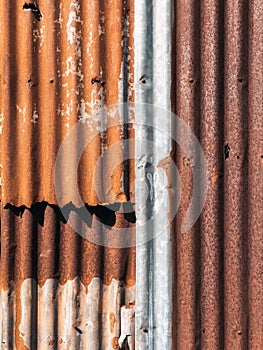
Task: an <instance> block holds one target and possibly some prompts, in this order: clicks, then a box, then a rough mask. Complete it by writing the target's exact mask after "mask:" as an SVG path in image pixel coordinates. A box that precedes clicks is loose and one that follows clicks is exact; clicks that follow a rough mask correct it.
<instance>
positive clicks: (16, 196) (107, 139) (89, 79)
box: [0, 0, 133, 207]
mask: <svg viewBox="0 0 263 350" xmlns="http://www.w3.org/2000/svg"><path fill="white" fill-rule="evenodd" d="M25 4H29V3H27V2H25V1H24V0H19V1H10V2H8V3H6V4H5V3H4V2H1V4H0V14H1V20H0V32H1V52H2V55H1V59H0V67H1V86H2V94H1V102H0V115H1V125H2V127H1V132H2V135H1V140H2V141H1V174H2V175H1V179H2V201H3V202H4V204H6V203H12V204H14V205H16V206H20V205H26V206H28V207H30V206H31V204H32V203H35V202H41V201H43V200H44V201H47V202H49V203H50V204H57V200H56V196H55V192H54V179H53V174H54V167H55V160H56V156H57V152H58V148H59V146H60V145H61V142H62V140H63V139H64V138H65V136H66V135H68V133H69V131H70V130H71V129H72V127H73V126H74V125H75V124H76V121H78V120H82V122H83V123H85V124H86V125H87V127H88V128H89V130H90V133H91V135H92V139H91V140H90V141H89V143H88V145H87V148H86V150H85V152H84V153H83V155H82V159H81V161H80V164H79V169H80V171H79V185H80V193H81V195H82V198H83V201H84V202H85V203H88V204H89V205H97V204H101V203H114V202H116V201H118V202H123V201H126V200H129V198H130V190H129V184H131V183H132V182H133V179H132V177H133V175H132V174H133V170H131V169H130V170H131V171H130V172H127V169H129V167H130V166H129V165H128V164H127V162H126V163H125V165H124V164H123V163H122V160H123V154H122V152H118V154H116V153H114V154H110V155H109V156H108V160H107V164H110V162H111V161H112V158H114V159H115V158H116V157H117V158H118V161H119V165H118V167H117V168H116V169H115V170H114V171H113V173H112V174H111V183H110V188H105V190H104V193H105V196H104V197H103V198H98V196H97V194H96V190H95V189H94V168H95V165H96V162H97V161H98V159H99V158H100V156H101V154H102V150H103V149H105V148H109V147H110V146H111V145H113V144H114V143H116V142H119V143H121V141H122V140H123V139H124V138H126V137H127V136H128V135H129V136H130V137H131V135H132V134H133V131H132V130H131V128H128V127H127V126H123V123H124V120H125V115H124V114H125V113H122V111H117V112H116V113H117V114H118V125H115V126H114V127H109V128H106V127H104V125H105V124H106V123H107V118H110V117H109V116H108V115H107V114H106V118H105V116H103V115H101V114H102V112H101V108H102V107H104V106H113V105H115V106H116V105H117V104H118V103H122V102H126V101H128V100H129V101H132V100H133V87H132V86H133V35H132V23H133V20H132V18H133V1H132V0H127V1H126V0H125V1H122V0H115V1H100V2H98V1H93V0H90V1H87V2H82V1H79V0H72V1H71V0H63V1H58V0H53V1H48V2H47V1H45V0H40V1H38V2H37V4H36V2H31V4H34V5H32V6H33V7H37V8H38V10H37V9H35V10H34V9H30V8H28V7H29V6H24V5H25ZM38 11H39V13H38ZM94 129H95V130H96V132H95V133H94ZM128 129H130V130H128ZM77 141H79V140H75V143H74V144H73V145H71V148H70V150H68V149H67V150H66V151H67V152H66V151H65V153H66V154H63V157H64V158H71V159H74V157H76V155H75V152H74V146H75V145H76V143H77ZM72 161H73V160H72ZM131 165H132V162H131ZM107 169H108V168H107V165H106V171H105V170H103V171H102V172H101V174H100V178H101V179H100V182H101V183H103V182H105V181H104V177H105V178H107V177H108V176H109V174H108V171H107ZM62 173H63V170H62ZM124 174H125V181H124ZM68 177H69V179H68V186H67V195H65V196H64V198H63V201H64V203H63V204H67V203H68V202H69V201H73V202H74V196H75V193H74V191H71V186H70V181H71V177H72V174H71V173H70V174H68ZM128 177H129V178H130V181H129V179H128ZM124 182H125V183H124Z"/></svg>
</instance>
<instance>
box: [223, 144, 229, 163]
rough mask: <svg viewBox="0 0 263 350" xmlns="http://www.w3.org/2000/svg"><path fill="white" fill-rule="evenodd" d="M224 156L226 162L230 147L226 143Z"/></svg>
mask: <svg viewBox="0 0 263 350" xmlns="http://www.w3.org/2000/svg"><path fill="white" fill-rule="evenodd" d="M224 155H225V160H227V159H228V158H229V155H230V147H229V144H228V143H227V144H226V145H225V147H224Z"/></svg>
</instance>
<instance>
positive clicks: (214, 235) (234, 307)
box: [171, 0, 263, 350]
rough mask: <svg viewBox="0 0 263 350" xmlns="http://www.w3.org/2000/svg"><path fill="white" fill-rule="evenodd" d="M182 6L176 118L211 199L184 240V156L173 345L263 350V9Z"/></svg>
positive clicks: (209, 1) (246, 4) (179, 157)
mask: <svg viewBox="0 0 263 350" xmlns="http://www.w3.org/2000/svg"><path fill="white" fill-rule="evenodd" d="M174 4H175V17H176V19H175V26H174V49H173V62H174V63H173V64H174V67H173V73H172V95H171V96H172V104H173V110H174V112H175V113H176V114H178V116H179V117H180V118H182V119H183V120H185V121H186V122H187V123H188V124H189V125H190V126H191V128H192V130H193V131H194V132H195V134H196V135H197V136H198V137H199V139H200V142H201V145H202V148H203V150H204V152H205V156H206V162H207V166H208V177H207V179H206V180H207V182H208V193H207V196H206V202H205V205H204V208H203V211H202V214H201V216H200V220H199V222H198V223H197V224H196V225H195V226H194V227H193V228H192V229H191V230H189V231H188V232H187V233H185V234H182V233H181V232H180V225H181V220H182V218H183V217H184V216H185V213H186V210H187V208H188V206H189V200H190V198H191V193H192V190H193V179H192V174H191V169H190V168H191V160H190V159H187V161H184V159H185V158H184V157H187V154H184V150H182V149H180V148H179V147H177V148H176V149H175V159H176V161H177V166H178V168H179V173H180V179H181V182H182V194H183V196H182V198H181V202H180V208H179V211H178V213H177V216H176V219H175V223H174V233H175V239H174V257H175V259H174V260H175V262H174V269H175V272H174V276H175V277H174V283H175V289H174V304H173V308H174V317H173V320H174V321H173V341H174V343H173V344H174V345H173V346H174V348H175V349H179V350H181V349H189V348H197V349H202V350H203V349H209V350H210V349H223V348H226V349H230V348H231V349H261V348H262V347H263V328H262V326H259V325H262V324H263V316H262V310H263V309H262V297H263V292H262V283H263V274H262V261H263V249H262V242H261V241H262V240H261V238H260V237H262V224H261V222H262V215H263V207H262V205H263V202H262V198H263V186H262V181H261V178H262V149H263V148H262V146H263V143H262V142H263V138H262V135H263V133H262V131H263V129H262V128H263V119H262V113H263V111H262V106H263V97H262V84H260V81H262V74H263V72H262V63H263V40H262V39H263V31H262V28H263V27H262V21H263V6H262V2H260V1H251V2H250V1H231V0H230V1H225V2H224V1H214V0H205V1H201V2H195V1H185V2H183V1H175V2H174ZM193 164H194V162H193Z"/></svg>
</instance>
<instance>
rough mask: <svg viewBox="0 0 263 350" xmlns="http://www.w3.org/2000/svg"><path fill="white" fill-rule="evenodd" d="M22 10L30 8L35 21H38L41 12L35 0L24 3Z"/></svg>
mask: <svg viewBox="0 0 263 350" xmlns="http://www.w3.org/2000/svg"><path fill="white" fill-rule="evenodd" d="M23 10H31V11H32V13H33V15H34V16H35V18H36V20H37V21H40V19H41V17H42V14H41V12H40V10H39V7H38V4H37V3H36V2H29V3H26V2H25V3H24V5H23Z"/></svg>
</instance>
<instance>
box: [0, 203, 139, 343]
mask: <svg viewBox="0 0 263 350" xmlns="http://www.w3.org/2000/svg"><path fill="white" fill-rule="evenodd" d="M1 214H2V215H1V216H2V222H1V264H0V271H1V284H0V288H1V315H2V319H1V340H2V343H3V342H4V344H5V348H6V349H11V348H12V349H13V348H14V349H15V348H16V349H26V348H27V349H36V348H38V349H47V348H50V347H51V348H53V349H56V348H60V349H86V348H87V347H88V348H89V349H97V348H100V347H101V348H103V349H112V348H114V347H113V343H114V342H115V340H116V339H117V340H118V338H119V337H120V312H121V306H122V305H129V304H130V303H134V298H135V294H134V286H135V248H123V249H117V248H115V249H114V248H107V247H101V246H97V245H95V244H93V243H90V242H89V241H87V240H86V239H84V238H82V237H81V236H79V235H77V234H76V232H74V231H73V230H72V229H71V228H70V227H69V226H68V224H67V223H65V222H63V221H61V220H62V218H61V217H60V216H59V210H58V208H57V207H52V206H49V205H47V204H44V203H43V204H36V205H35V206H33V207H32V208H30V209H27V208H25V207H21V208H15V207H11V206H10V207H9V208H7V209H2V213H1ZM95 218H97V219H98V216H96V215H95V214H94V216H93V223H92V224H91V225H92V227H93V229H94V231H95V232H96V230H97V233H98V234H99V232H98V227H100V226H98V224H96V219H95ZM118 227H123V228H124V227H131V228H132V227H134V223H131V222H129V221H128V220H127V219H125V218H124V214H118V213H117V214H116V222H115V224H114V225H113V226H112V230H113V231H114V230H115V228H116V230H117V228H118ZM112 313H113V314H114V315H115V316H114V317H115V321H114V322H115V323H114V325H113V326H111V325H110V321H109V320H110V315H111V314H112ZM79 330H80V331H79ZM87 342H88V343H87ZM87 344H88V345H87Z"/></svg>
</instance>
